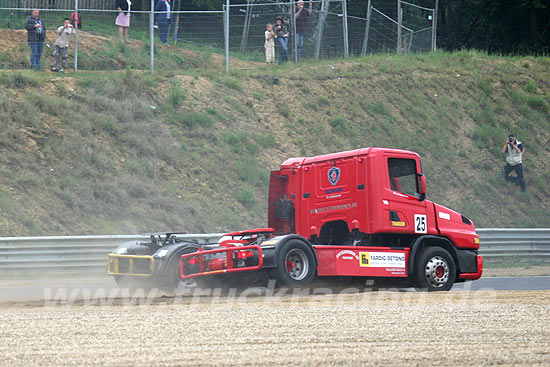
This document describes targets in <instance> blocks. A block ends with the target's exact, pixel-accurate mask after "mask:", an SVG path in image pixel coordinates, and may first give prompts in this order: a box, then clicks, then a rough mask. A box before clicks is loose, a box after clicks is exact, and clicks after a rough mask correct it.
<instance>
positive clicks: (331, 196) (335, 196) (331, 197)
mask: <svg viewBox="0 0 550 367" xmlns="http://www.w3.org/2000/svg"><path fill="white" fill-rule="evenodd" d="M339 197H342V195H341V194H338V195H329V196H327V199H334V198H339Z"/></svg>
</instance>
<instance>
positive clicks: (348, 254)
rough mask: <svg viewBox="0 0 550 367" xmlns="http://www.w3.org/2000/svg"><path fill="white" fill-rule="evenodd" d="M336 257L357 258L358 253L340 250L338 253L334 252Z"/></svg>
mask: <svg viewBox="0 0 550 367" xmlns="http://www.w3.org/2000/svg"><path fill="white" fill-rule="evenodd" d="M336 258H337V259H339V258H342V259H344V260H353V259H355V260H359V255H357V254H356V253H355V252H353V251H351V250H342V251H340V252H339V253H337V254H336Z"/></svg>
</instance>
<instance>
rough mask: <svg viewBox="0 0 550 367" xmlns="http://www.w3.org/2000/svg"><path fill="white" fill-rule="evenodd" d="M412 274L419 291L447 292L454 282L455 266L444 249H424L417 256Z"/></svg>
mask: <svg viewBox="0 0 550 367" xmlns="http://www.w3.org/2000/svg"><path fill="white" fill-rule="evenodd" d="M414 274H415V280H416V285H417V287H418V288H419V289H421V290H427V291H428V292H434V291H448V290H450V289H451V288H452V286H453V284H454V282H455V280H456V265H455V262H454V259H453V257H452V256H451V254H449V252H448V251H447V250H445V249H444V248H441V247H433V246H431V247H425V248H423V249H422V250H420V253H419V254H418V261H417V262H416V266H415V269H414Z"/></svg>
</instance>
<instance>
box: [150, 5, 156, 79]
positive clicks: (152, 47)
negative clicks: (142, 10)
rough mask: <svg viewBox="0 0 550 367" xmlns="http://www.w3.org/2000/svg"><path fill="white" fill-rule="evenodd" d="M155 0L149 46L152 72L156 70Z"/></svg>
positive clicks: (151, 12) (152, 9)
mask: <svg viewBox="0 0 550 367" xmlns="http://www.w3.org/2000/svg"><path fill="white" fill-rule="evenodd" d="M154 1H155V0H151V10H150V11H149V38H150V40H149V48H150V55H151V74H153V73H154V72H155V28H154V27H153V26H154V25H155V14H154V11H155V3H154Z"/></svg>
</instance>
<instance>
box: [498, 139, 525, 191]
mask: <svg viewBox="0 0 550 367" xmlns="http://www.w3.org/2000/svg"><path fill="white" fill-rule="evenodd" d="M502 152H503V153H507V154H508V155H507V156H506V165H505V166H504V178H505V179H506V181H513V182H516V183H517V184H519V187H520V188H521V191H523V192H525V179H524V178H523V163H522V154H523V143H522V142H521V141H519V140H517V139H516V136H515V135H514V134H510V135H508V140H506V143H505V144H504V147H503V148H502ZM512 171H516V177H511V176H510V173H512Z"/></svg>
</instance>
